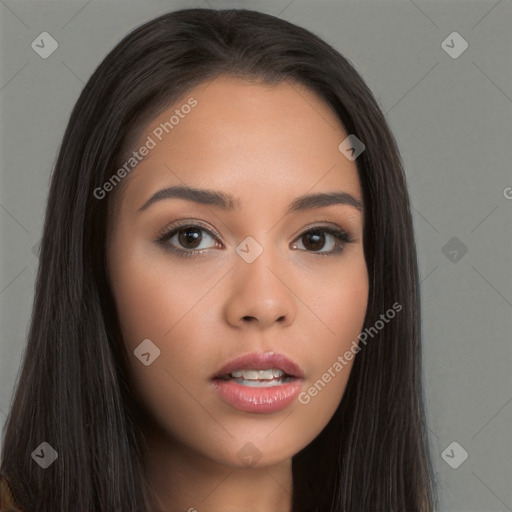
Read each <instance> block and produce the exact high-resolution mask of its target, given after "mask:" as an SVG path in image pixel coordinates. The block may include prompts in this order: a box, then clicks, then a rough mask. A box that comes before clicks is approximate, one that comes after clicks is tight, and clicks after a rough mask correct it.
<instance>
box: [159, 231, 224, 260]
mask: <svg viewBox="0 0 512 512" xmlns="http://www.w3.org/2000/svg"><path fill="white" fill-rule="evenodd" d="M208 239H210V240H211V241H212V242H213V243H212V242H210V244H209V245H206V246H205V245H204V243H205V242H206V243H207V242H208ZM156 242H157V243H159V244H160V245H162V246H164V247H165V248H166V249H169V250H171V251H173V252H175V253H176V254H178V255H180V256H193V255H195V254H201V253H202V252H203V249H213V248H215V247H217V246H218V243H217V240H216V237H214V235H213V234H212V233H210V232H209V231H208V230H207V229H205V228H203V227H201V226H196V225H189V226H178V227H174V228H171V229H169V230H167V231H165V232H164V233H162V234H161V235H160V237H159V238H158V239H157V240H156Z"/></svg>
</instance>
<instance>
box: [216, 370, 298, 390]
mask: <svg viewBox="0 0 512 512" xmlns="http://www.w3.org/2000/svg"><path fill="white" fill-rule="evenodd" d="M217 378H218V379H219V380H226V381H229V380H233V381H235V382H237V383H238V384H242V385H243V386H250V387H255V388H270V387H272V386H280V385H282V384H286V383H287V382H292V381H293V380H295V377H294V376H293V375H288V374H287V373H285V372H284V371H283V370H281V369H279V368H269V369H266V370H234V371H232V372H231V373H228V374H225V375H221V376H219V377H217Z"/></svg>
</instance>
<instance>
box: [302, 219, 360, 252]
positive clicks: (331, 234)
mask: <svg viewBox="0 0 512 512" xmlns="http://www.w3.org/2000/svg"><path fill="white" fill-rule="evenodd" d="M297 240H299V242H300V243H299V244H294V246H293V248H294V249H295V248H298V249H299V250H305V251H308V252H313V253H316V254H321V255H323V256H329V255H332V254H339V253H341V252H342V251H343V249H344V247H345V244H349V243H352V242H353V240H352V238H351V236H350V235H349V234H348V233H347V232H346V231H344V230H343V229H339V228H334V227H331V226H316V227H314V228H312V229H309V230H308V231H305V232H304V233H302V235H300V237H299V238H298V239H297ZM302 240H304V242H301V241H302ZM297 245H299V247H297ZM300 245H302V247H300ZM326 246H327V250H320V249H323V248H325V247H326Z"/></svg>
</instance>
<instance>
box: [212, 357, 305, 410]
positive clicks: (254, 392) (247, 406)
mask: <svg viewBox="0 0 512 512" xmlns="http://www.w3.org/2000/svg"><path fill="white" fill-rule="evenodd" d="M268 368H276V369H280V370H282V371H283V372H285V373H286V374H287V375H288V376H290V377H293V380H291V381H290V382H286V383H283V384H278V385H276V386H271V387H267V388H257V387H251V386H244V385H243V384H240V383H238V382H236V381H235V380H222V379H220V377H222V376H223V375H227V374H229V373H231V372H233V371H235V370H265V369H268ZM303 378H304V372H303V371H302V370H301V369H300V367H299V366H298V365H297V364H296V363H295V362H293V361H292V360H290V359H288V358H287V357H286V356H283V355H281V354H276V353H274V352H266V353H253V354H248V355H245V356H241V357H237V358H236V359H233V360H231V361H229V362H228V363H227V364H226V365H224V366H223V367H222V368H221V369H220V370H219V371H218V372H217V373H215V375H214V376H213V377H212V379H211V381H212V386H213V389H214V390H215V391H216V392H217V393H219V395H220V397H221V398H222V399H223V400H224V401H225V402H226V403H228V404H229V405H231V406H232V407H235V408H236V409H238V410H241V411H245V412H255V413H272V412H277V411H280V410H282V409H284V408H285V407H287V406H288V405H290V404H291V403H292V402H293V400H294V399H295V398H296V396H297V395H298V394H299V392H300V390H301V388H302V383H303Z"/></svg>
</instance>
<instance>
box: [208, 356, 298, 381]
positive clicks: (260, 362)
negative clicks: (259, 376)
mask: <svg viewBox="0 0 512 512" xmlns="http://www.w3.org/2000/svg"><path fill="white" fill-rule="evenodd" d="M270 368H276V369H278V370H282V371H283V372H284V373H286V374H287V375H289V376H290V377H295V378H298V379H302V378H304V372H303V371H302V370H301V368H300V367H299V365H298V364H297V363H295V362H294V361H292V360H291V359H289V358H288V357H286V356H284V355H283V354H279V353H276V352H263V353H261V352H258V353H256V352H255V353H252V354H246V355H243V356H239V357H236V358H235V359H231V361H228V362H227V363H226V364H225V365H224V366H223V367H222V368H221V369H220V370H218V371H217V372H216V373H215V374H214V375H213V377H212V379H215V378H217V377H222V376H223V375H228V374H230V373H231V372H234V371H235V370H267V369H270Z"/></svg>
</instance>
